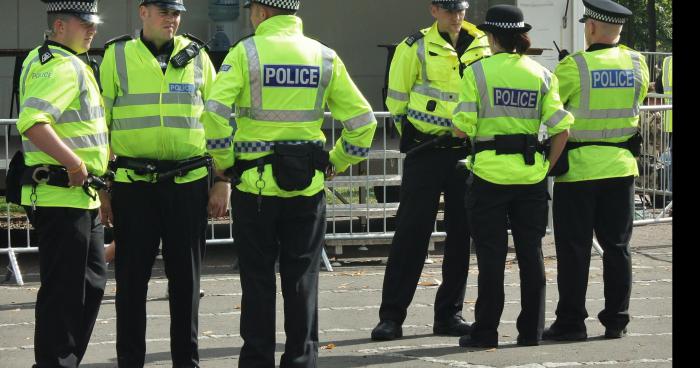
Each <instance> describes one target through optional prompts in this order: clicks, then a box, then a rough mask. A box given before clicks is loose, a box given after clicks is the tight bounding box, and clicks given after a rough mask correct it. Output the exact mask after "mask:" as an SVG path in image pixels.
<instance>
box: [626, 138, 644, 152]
mask: <svg viewBox="0 0 700 368" xmlns="http://www.w3.org/2000/svg"><path fill="white" fill-rule="evenodd" d="M643 143H644V139H643V138H642V135H641V134H639V132H637V133H636V134H635V135H633V136H632V137H630V139H628V140H627V149H629V150H630V152H631V153H632V156H634V157H639V156H641V154H642V144H643Z"/></svg>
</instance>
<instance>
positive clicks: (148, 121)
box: [112, 116, 160, 130]
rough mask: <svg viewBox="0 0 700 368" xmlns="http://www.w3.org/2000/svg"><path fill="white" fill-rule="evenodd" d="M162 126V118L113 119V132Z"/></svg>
mask: <svg viewBox="0 0 700 368" xmlns="http://www.w3.org/2000/svg"><path fill="white" fill-rule="evenodd" d="M159 126H160V116H142V117H138V118H125V119H113V120H112V130H132V129H145V128H154V127H159Z"/></svg>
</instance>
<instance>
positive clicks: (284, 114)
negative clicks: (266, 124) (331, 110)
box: [237, 107, 323, 123]
mask: <svg viewBox="0 0 700 368" xmlns="http://www.w3.org/2000/svg"><path fill="white" fill-rule="evenodd" d="M237 116H238V117H247V118H250V119H254V120H263V121H284V122H295V123H303V122H312V121H316V120H319V119H323V111H318V110H262V109H251V108H248V107H239V108H238V114H237Z"/></svg>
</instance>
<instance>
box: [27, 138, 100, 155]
mask: <svg viewBox="0 0 700 368" xmlns="http://www.w3.org/2000/svg"><path fill="white" fill-rule="evenodd" d="M61 142H63V143H64V144H65V145H66V146H68V148H70V149H71V150H76V149H81V148H92V147H100V146H106V145H107V144H108V143H109V136H108V135H107V133H97V134H92V135H84V136H80V137H71V138H61ZM22 147H23V148H24V151H25V152H40V151H41V150H40V149H39V148H38V147H37V146H35V145H34V143H32V142H31V141H29V140H23V141H22Z"/></svg>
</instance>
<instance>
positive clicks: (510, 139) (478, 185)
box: [454, 5, 573, 348]
mask: <svg viewBox="0 0 700 368" xmlns="http://www.w3.org/2000/svg"><path fill="white" fill-rule="evenodd" d="M478 28H479V29H481V30H483V31H485V32H486V34H487V35H488V40H489V46H490V47H491V51H492V53H493V56H491V57H488V58H486V59H482V60H480V61H478V62H476V63H474V64H472V65H471V66H470V67H468V68H467V69H466V70H465V72H464V78H463V82H462V83H463V87H462V90H461V93H460V103H459V105H458V106H457V108H456V109H455V114H454V125H455V127H456V129H455V133H456V134H457V135H459V136H464V134H466V135H467V136H469V138H470V139H471V141H472V147H473V152H472V156H470V157H469V158H468V160H467V166H468V167H469V168H470V169H471V170H472V178H470V180H469V181H472V180H473V182H472V183H471V184H470V187H469V189H468V191H469V193H468V196H467V198H468V199H467V201H466V204H467V212H468V215H469V216H468V217H469V219H470V226H471V229H472V231H473V233H472V237H473V238H474V242H475V246H476V256H477V264H478V266H479V292H478V298H477V301H476V309H475V320H476V321H475V323H474V325H473V330H472V332H471V334H469V335H465V336H462V337H461V338H460V340H459V345H460V346H476V347H486V348H493V347H497V346H498V331H497V329H498V322H499V320H500V317H501V313H502V312H503V302H504V291H503V272H504V268H505V261H506V253H507V251H508V232H507V231H508V228H507V224H506V222H507V221H508V219H509V220H510V227H511V230H512V233H513V238H514V242H515V251H516V255H517V259H518V265H519V267H520V282H521V287H520V292H521V297H522V302H521V306H522V311H521V313H520V316H519V317H518V322H517V327H518V332H519V335H518V340H517V342H518V344H519V345H538V343H539V340H540V339H541V336H542V330H543V328H544V305H545V304H544V303H545V299H544V298H545V275H544V262H543V259H542V237H543V236H544V234H545V228H546V225H547V205H548V204H547V200H548V197H549V196H548V193H547V183H546V180H545V179H546V176H547V173H548V170H549V168H550V167H553V166H554V163H555V162H556V160H557V158H558V157H559V154H560V153H561V151H562V149H563V148H564V145H565V144H566V139H567V137H568V128H569V126H570V125H571V124H572V123H573V117H572V115H571V114H570V113H568V112H567V111H565V110H564V109H563V106H562V103H561V101H560V99H559V92H558V82H557V79H556V77H555V76H554V75H553V74H552V73H550V72H549V71H548V70H547V69H545V68H544V67H543V66H541V65H540V64H538V63H537V62H535V61H533V60H532V59H530V58H528V57H527V56H523V53H524V52H525V51H526V50H527V49H528V48H529V47H530V40H529V38H528V35H527V32H528V31H529V30H530V28H532V27H531V26H530V25H529V24H525V23H524V22H523V14H522V11H520V9H518V8H516V7H514V6H509V5H496V6H493V7H491V8H489V10H488V11H487V13H486V22H485V23H484V24H481V25H479V26H478ZM541 124H544V125H546V127H547V132H548V134H549V135H550V136H553V138H552V148H551V150H549V155H548V157H545V154H544V149H543V146H542V145H541V144H539V142H538V138H537V135H538V132H539V130H540V126H541Z"/></svg>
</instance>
